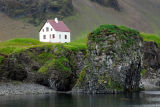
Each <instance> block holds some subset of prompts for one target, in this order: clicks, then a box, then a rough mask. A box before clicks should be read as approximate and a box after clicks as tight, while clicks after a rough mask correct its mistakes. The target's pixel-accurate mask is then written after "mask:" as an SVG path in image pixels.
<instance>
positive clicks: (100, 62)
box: [75, 25, 143, 93]
mask: <svg viewBox="0 0 160 107" xmlns="http://www.w3.org/2000/svg"><path fill="white" fill-rule="evenodd" d="M142 62H143V39H142V38H141V37H140V34H139V32H137V31H135V30H133V29H129V28H126V27H123V26H115V25H102V26H100V27H99V28H97V29H96V30H94V31H93V32H92V33H90V34H89V36H88V43H87V56H86V62H85V67H84V68H83V70H82V72H81V74H80V78H79V79H78V82H77V84H76V88H75V89H77V90H78V91H82V92H84V93H116V92H122V91H139V89H140V87H139V84H140V79H141V75H140V72H141V69H142Z"/></svg>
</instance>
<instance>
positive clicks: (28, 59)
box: [0, 45, 85, 91]
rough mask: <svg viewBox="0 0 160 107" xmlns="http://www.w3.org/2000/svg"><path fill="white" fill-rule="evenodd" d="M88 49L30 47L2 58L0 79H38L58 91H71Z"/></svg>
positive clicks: (31, 81)
mask: <svg viewBox="0 0 160 107" xmlns="http://www.w3.org/2000/svg"><path fill="white" fill-rule="evenodd" d="M84 54H85V50H72V49H68V48H65V47H64V46H63V45H55V46H44V47H36V48H31V49H27V50H24V51H21V52H18V53H14V54H11V55H9V56H8V57H7V58H5V59H4V60H3V61H2V62H1V66H0V69H1V72H0V78H1V80H5V79H6V80H16V81H23V82H29V83H38V84H42V85H45V86H48V87H50V88H52V89H53V90H57V91H69V90H71V88H72V87H73V86H74V85H75V83H76V80H77V78H78V74H79V73H80V71H81V69H82V68H83V66H84V60H83V59H84Z"/></svg>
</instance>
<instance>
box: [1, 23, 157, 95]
mask: <svg viewBox="0 0 160 107" xmlns="http://www.w3.org/2000/svg"><path fill="white" fill-rule="evenodd" d="M140 36H141V37H140ZM142 37H143V39H144V41H155V42H156V43H158V44H160V43H159V40H160V38H159V37H158V36H156V35H151V34H144V33H141V34H140V33H139V32H138V31H136V30H134V29H130V28H127V27H124V26H116V25H102V26H100V27H98V28H97V29H96V30H94V31H93V32H92V33H90V34H89V35H88V40H87V39H86V38H81V39H80V40H76V41H74V42H71V43H65V44H60V43H42V42H39V41H38V40H35V39H31V38H17V39H12V40H8V41H4V42H0V60H1V64H0V79H1V78H7V79H11V80H18V81H29V82H36V83H39V84H43V85H46V86H49V87H51V88H52V89H55V90H59V91H68V90H71V89H72V87H74V85H75V84H76V81H77V85H76V86H77V87H79V88H83V89H84V90H86V92H91V91H92V92H95V90H96V91H97V93H103V92H104V93H105V92H109V93H110V91H111V93H114V91H113V90H117V91H124V90H128V91H136V90H138V88H139V87H138V85H139V79H140V72H141V73H142V75H145V73H146V70H145V68H143V69H141V58H142V56H143V52H142V51H141V49H142V47H143V40H142ZM146 53H147V52H146ZM154 66H155V65H154ZM157 66H159V65H158V64H157V65H156V67H157ZM137 67H138V68H137ZM95 72H96V73H95ZM97 72H98V73H97ZM134 77H135V78H134ZM92 80H93V81H92ZM88 82H89V83H91V84H90V86H87V84H88ZM134 83H136V84H134ZM88 87H90V89H91V90H88V89H89V88H88Z"/></svg>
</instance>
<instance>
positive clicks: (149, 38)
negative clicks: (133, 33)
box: [141, 33, 160, 47]
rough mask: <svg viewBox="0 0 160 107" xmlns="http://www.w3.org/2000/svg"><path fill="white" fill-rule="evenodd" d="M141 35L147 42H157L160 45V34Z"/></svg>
mask: <svg viewBox="0 0 160 107" xmlns="http://www.w3.org/2000/svg"><path fill="white" fill-rule="evenodd" d="M141 37H143V39H144V41H146V42H151V41H152V42H155V43H157V44H158V46H159V47H160V36H159V35H155V34H148V33H141Z"/></svg>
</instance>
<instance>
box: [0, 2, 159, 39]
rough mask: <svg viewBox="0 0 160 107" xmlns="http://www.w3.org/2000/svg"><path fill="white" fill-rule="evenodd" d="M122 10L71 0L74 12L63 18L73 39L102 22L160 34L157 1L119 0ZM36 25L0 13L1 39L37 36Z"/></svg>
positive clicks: (83, 35) (82, 35)
mask: <svg viewBox="0 0 160 107" xmlns="http://www.w3.org/2000/svg"><path fill="white" fill-rule="evenodd" d="M118 2H119V5H120V7H121V11H120V12H119V11H116V10H115V9H113V8H109V7H108V8H107V7H104V6H101V5H99V4H97V3H95V2H91V1H90V0H73V6H74V9H75V15H74V16H70V17H67V18H65V19H64V21H65V23H66V24H67V25H68V26H69V28H70V29H71V31H72V40H75V39H79V38H81V37H85V36H86V34H87V33H88V32H91V31H92V30H93V29H95V28H96V27H98V26H99V25H101V24H116V25H125V26H128V27H132V28H135V29H137V30H139V31H142V32H147V33H155V34H160V20H159V19H160V14H159V11H160V6H159V5H160V1H158V0H118ZM39 28H40V26H38V27H34V26H33V25H30V24H27V23H25V22H24V21H20V20H17V19H11V18H9V17H7V16H6V15H4V14H2V13H0V40H1V41H3V40H8V39H11V38H15V37H18V38H19V37H25V38H28V37H33V38H38V29H39Z"/></svg>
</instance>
